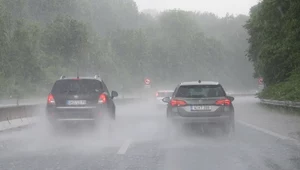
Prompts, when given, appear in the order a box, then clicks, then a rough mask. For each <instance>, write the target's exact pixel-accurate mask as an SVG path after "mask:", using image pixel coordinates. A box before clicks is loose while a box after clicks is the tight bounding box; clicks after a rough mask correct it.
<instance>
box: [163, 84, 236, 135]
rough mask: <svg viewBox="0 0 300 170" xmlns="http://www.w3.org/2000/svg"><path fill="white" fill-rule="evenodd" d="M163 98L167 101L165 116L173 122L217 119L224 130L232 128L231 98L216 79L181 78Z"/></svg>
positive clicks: (232, 108) (230, 130)
mask: <svg viewBox="0 0 300 170" xmlns="http://www.w3.org/2000/svg"><path fill="white" fill-rule="evenodd" d="M162 100H163V101H164V102H166V103H168V106H167V117H168V119H169V120H171V121H172V122H173V123H176V122H180V123H216V124H219V125H221V127H222V129H223V130H224V132H225V133H230V132H232V131H233V130H234V124H235V121H234V107H233V105H232V101H233V100H234V98H233V97H231V96H227V95H226V93H225V91H224V89H223V87H222V86H221V84H219V83H218V82H209V81H195V82H183V83H180V84H179V85H178V86H177V87H176V89H175V91H174V93H173V96H172V97H165V98H163V99H162Z"/></svg>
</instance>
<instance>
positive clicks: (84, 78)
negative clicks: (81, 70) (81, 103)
mask: <svg viewBox="0 0 300 170" xmlns="http://www.w3.org/2000/svg"><path fill="white" fill-rule="evenodd" d="M76 79H77V77H64V78H60V79H58V80H57V81H59V80H76ZM79 80H99V81H102V80H101V79H100V78H95V77H79Z"/></svg>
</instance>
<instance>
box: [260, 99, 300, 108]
mask: <svg viewBox="0 0 300 170" xmlns="http://www.w3.org/2000/svg"><path fill="white" fill-rule="evenodd" d="M260 103H262V104H267V105H273V106H284V107H291V108H300V102H293V101H280V100H269V99H260Z"/></svg>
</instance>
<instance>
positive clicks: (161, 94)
mask: <svg viewBox="0 0 300 170" xmlns="http://www.w3.org/2000/svg"><path fill="white" fill-rule="evenodd" d="M172 94H173V92H158V93H157V97H172Z"/></svg>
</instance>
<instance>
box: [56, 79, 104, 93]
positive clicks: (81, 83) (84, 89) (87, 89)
mask: <svg viewBox="0 0 300 170" xmlns="http://www.w3.org/2000/svg"><path fill="white" fill-rule="evenodd" d="M102 89H103V87H102V84H101V82H100V81H98V80H90V79H79V80H77V79H76V80H58V81H57V82H56V83H55V84H54V86H53V89H52V94H63V93H68V94H86V93H99V92H101V91H102Z"/></svg>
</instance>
